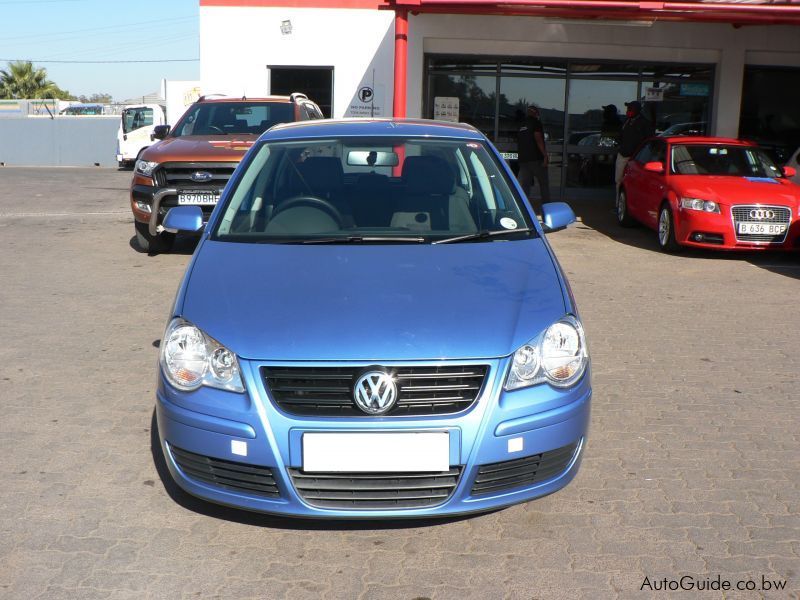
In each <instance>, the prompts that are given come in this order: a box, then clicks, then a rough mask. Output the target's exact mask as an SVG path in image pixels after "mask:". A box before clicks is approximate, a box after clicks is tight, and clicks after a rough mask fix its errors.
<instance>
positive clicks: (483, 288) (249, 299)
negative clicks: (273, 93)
mask: <svg viewBox="0 0 800 600" xmlns="http://www.w3.org/2000/svg"><path fill="white" fill-rule="evenodd" d="M186 286H187V287H186V290H185V295H184V301H183V308H182V311H180V312H181V314H182V316H183V317H184V318H185V319H187V320H189V321H190V322H192V323H194V324H195V325H197V326H198V327H200V328H201V329H203V330H204V331H205V332H206V333H207V334H209V335H210V336H212V337H213V338H215V339H216V340H218V341H219V342H221V343H222V344H224V345H226V346H227V347H228V348H230V349H231V350H232V351H233V352H235V353H236V354H238V355H239V356H241V357H243V358H248V359H260V360H358V361H382V360H384V361H388V360H435V359H443V358H492V357H498V356H506V355H509V354H511V353H512V352H514V351H515V350H516V349H517V348H518V347H519V346H521V345H523V344H524V343H525V342H527V341H528V340H529V339H531V338H532V337H534V336H535V335H537V334H539V333H540V332H541V331H542V330H544V329H545V328H546V327H547V326H549V325H550V324H551V323H552V322H553V321H555V320H557V319H558V318H560V317H561V316H563V314H564V311H565V301H564V297H563V294H562V288H561V284H560V280H559V277H558V274H557V272H556V267H555V266H554V263H553V260H552V258H551V257H550V254H549V252H548V250H547V248H546V246H545V244H544V242H543V241H542V240H541V239H533V240H524V241H515V242H500V241H495V242H481V243H461V244H442V245H429V244H424V245H422V244H421V245H406V244H404V245H394V244H392V245H349V246H332V245H325V246H319V245H308V246H302V245H274V244H268V245H267V244H265V245H257V244H238V243H224V242H213V241H209V240H206V241H205V242H204V243H203V245H202V248H201V249H200V250H199V253H198V256H197V257H196V260H195V263H194V266H193V268H192V271H191V274H190V278H189V280H188V282H187V284H186ZM179 310H180V307H179Z"/></svg>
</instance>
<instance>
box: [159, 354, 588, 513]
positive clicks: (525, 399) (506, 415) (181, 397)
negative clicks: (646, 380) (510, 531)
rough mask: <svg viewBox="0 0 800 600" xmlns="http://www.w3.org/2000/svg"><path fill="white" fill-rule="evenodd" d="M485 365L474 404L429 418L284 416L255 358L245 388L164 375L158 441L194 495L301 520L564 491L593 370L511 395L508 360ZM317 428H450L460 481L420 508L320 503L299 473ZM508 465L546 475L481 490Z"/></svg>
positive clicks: (579, 449) (577, 458) (453, 509)
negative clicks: (189, 388) (189, 387)
mask: <svg viewBox="0 0 800 600" xmlns="http://www.w3.org/2000/svg"><path fill="white" fill-rule="evenodd" d="M488 362H489V363H491V364H490V370H489V373H488V374H487V376H486V379H485V381H484V386H483V389H482V392H481V394H480V396H479V398H478V400H477V401H476V402H475V404H473V405H472V407H470V408H469V409H468V410H465V411H463V412H461V413H457V414H452V415H438V416H427V417H419V416H413V417H410V416H409V417H382V418H381V417H358V418H339V417H327V418H322V417H315V418H312V417H298V416H292V415H288V414H286V413H284V412H282V411H281V410H280V409H278V408H277V406H276V404H275V403H273V401H272V399H271V398H270V395H269V392H268V391H267V389H266V387H265V385H264V384H263V380H262V379H261V377H260V367H261V366H262V363H254V362H250V361H242V364H241V367H242V374H243V378H244V380H245V387H246V388H247V393H246V394H235V393H231V392H224V391H220V390H216V389H211V388H200V389H199V390H196V391H194V392H190V393H182V392H179V391H176V390H174V389H173V388H171V387H170V386H169V385H168V384H166V383H165V381H164V379H163V376H162V375H161V374H159V384H158V390H157V403H156V404H157V406H156V408H157V418H158V430H159V437H160V440H161V446H162V449H163V452H164V456H165V459H166V463H167V466H168V468H169V471H170V473H171V474H172V477H173V478H174V479H175V481H176V482H177V483H178V484H179V485H180V486H181V487H182V488H183V489H184V490H186V491H187V492H189V493H190V494H193V495H195V496H198V497H201V498H204V499H206V500H209V501H211V502H215V503H218V504H223V505H228V506H234V507H238V508H243V509H247V510H253V511H259V512H266V513H274V514H283V515H290V516H296V517H311V518H400V517H405V518H414V517H435V516H446V515H457V514H464V513H471V512H481V511H489V510H494V509H497V508H502V507H505V506H509V505H512V504H516V503H519V502H524V501H527V500H532V499H534V498H538V497H540V496H544V495H547V494H550V493H553V492H555V491H558V490H559V489H561V488H562V487H564V486H565V485H567V484H568V483H569V482H570V481H571V480H572V479H573V478H574V477H575V475H576V473H577V471H578V468H579V466H580V462H581V458H582V455H583V450H584V448H585V439H586V435H587V431H588V426H589V415H590V404H591V387H590V383H589V381H590V376H589V372H588V370H587V373H586V374H585V375H584V377H583V378H582V380H581V381H580V382H579V383H578V384H577V385H576V386H575V387H574V388H572V389H570V390H560V389H556V388H553V387H551V386H549V385H547V384H543V385H538V386H534V387H532V388H527V389H522V390H515V391H513V392H505V391H503V390H502V383H503V380H504V378H505V373H506V371H507V367H508V359H502V360H495V361H488ZM387 366H388V365H387ZM320 431H325V432H367V431H369V432H379V431H386V432H399V431H415V432H419V431H447V432H448V433H449V444H450V446H449V452H450V464H451V475H452V473H453V472H457V475H456V477H457V483H456V484H455V486H454V487H453V488H452V491H450V492H449V495H448V496H447V498H446V499H444V500H443V501H441V502H438V503H435V504H433V505H429V506H424V507H421V508H414V507H404V508H395V509H387V508H379V509H378V508H369V509H366V508H359V507H357V508H347V509H343V508H325V507H321V506H319V505H315V502H314V501H313V500H310V499H309V498H308V497H307V495H306V496H304V495H303V494H301V493H300V492H298V488H297V481H298V480H297V476H298V473H302V466H303V455H302V438H303V434H304V433H306V432H320ZM187 453H188V454H187ZM176 455H177V459H176ZM194 455H198V456H194ZM186 456H190V457H191V460H192V461H198V462H197V463H196V464H200V463H201V462H202V463H203V464H204V465H209V464H210V465H220V464H221V465H222V466H223V467H227V466H232V467H233V468H234V469H236V470H237V471H247V473H248V475H247V477H248V478H253V479H252V481H254V482H256V483H258V485H261V484H263V483H264V482H268V483H269V485H274V487H273V488H270V489H272V490H273V491H274V492H275V493H265V492H258V491H255V492H253V491H250V490H247V489H242V488H241V486H240V485H239V484H237V486H239V487H237V486H233V487H231V486H229V485H225V483H226V480H225V479H221V478H218V477H216V476H207V475H202V476H200V477H198V476H194V474H193V473H192V471H191V470H190V469H183V468H181V464H184V465H185V464H186V462H185V461H186ZM537 456H539V457H541V460H539V458H537ZM548 457H549V458H548ZM520 459H527V460H520ZM548 460H550V462H549V463H548ZM506 461H515V462H514V463H513V464H512V465H511V466H513V467H515V468H516V467H517V465H521V464H530V463H531V461H533V462H534V463H536V462H537V461H538V462H541V465H542V467H541V469H540V470H541V471H542V474H541V476H540V477H533V478H529V479H527V480H525V481H522V482H520V483H519V484H518V485H513V486H512V487H506V488H504V489H501V490H498V491H488V492H487V491H485V490H483V491H478V492H476V491H475V490H476V489H478V488H474V486H475V483H476V477H477V476H478V474H479V473H478V472H479V468H480V467H481V466H486V465H493V466H491V467H485V468H484V471H485V470H486V469H487V468H488V469H490V470H491V469H493V468H496V467H495V466H494V465H496V463H505V462H506ZM554 461H555V462H554ZM545 465H549V467H548V468H545ZM554 465H555V466H554ZM508 468H511V467H508ZM521 468H522V467H519V468H516V470H520V469H521ZM209 469H211V470H213V469H212V468H211V467H209ZM211 470H210V471H209V472H211ZM186 471H189V473H188V474H187V472H186ZM198 472H199V471H198ZM509 472H511V471H509ZM515 472H516V471H515ZM272 481H274V484H273V483H271V482H272ZM246 485H249V484H246ZM258 489H262V490H263V489H267V488H265V487H262V488H258Z"/></svg>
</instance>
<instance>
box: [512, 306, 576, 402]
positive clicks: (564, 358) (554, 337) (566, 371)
mask: <svg viewBox="0 0 800 600" xmlns="http://www.w3.org/2000/svg"><path fill="white" fill-rule="evenodd" d="M588 364H589V352H588V351H587V349H586V337H585V336H584V333H583V326H582V325H581V323H580V321H578V319H576V318H575V317H573V316H572V315H567V316H565V317H564V318H562V319H560V320H559V321H556V322H555V323H553V324H552V325H551V326H550V327H548V328H547V329H546V330H545V331H544V332H543V333H542V334H541V335H540V336H538V337H537V338H534V339H533V340H531V341H530V342H528V343H527V344H525V345H524V346H522V347H521V348H520V349H519V350H517V351H516V352H514V356H513V358H512V361H511V369H510V371H509V372H508V377H507V378H506V383H505V386H504V387H505V389H506V390H516V389H518V388H523V387H528V386H531V385H536V384H538V383H543V382H547V383H550V384H551V385H554V386H556V387H569V386H571V385H573V384H574V383H575V382H577V381H578V380H579V379H580V378H581V376H582V375H583V374H584V372H585V371H586V367H587V366H588Z"/></svg>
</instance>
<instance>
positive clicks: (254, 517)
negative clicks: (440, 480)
mask: <svg viewBox="0 0 800 600" xmlns="http://www.w3.org/2000/svg"><path fill="white" fill-rule="evenodd" d="M150 452H151V453H152V455H153V462H154V464H155V467H156V471H157V472H158V476H159V478H160V479H161V483H162V484H163V485H164V490H165V491H166V492H167V494H168V495H169V497H170V498H171V499H172V500H173V501H174V502H175V503H176V504H179V505H180V506H182V507H183V508H185V509H186V510H190V511H192V512H195V513H198V514H201V515H204V516H207V517H212V518H215V519H223V520H225V521H232V522H234V523H241V524H244V525H254V526H256V527H269V528H271V529H291V530H297V531H359V530H383V529H412V528H417V527H432V526H436V525H442V524H445V523H455V522H457V521H463V520H465V519H469V518H471V517H473V516H479V515H463V516H456V517H439V518H430V519H394V520H391V519H381V520H373V519H369V520H363V519H362V520H356V519H351V520H346V519H336V520H327V519H326V520H314V519H300V518H294V517H284V516H277V515H268V514H262V513H254V512H248V511H246V510H240V509H236V508H231V507H228V506H222V505H219V504H213V503H211V502H206V501H204V500H201V499H200V498H196V497H195V496H192V495H191V494H189V493H187V492H185V491H184V490H183V488H181V487H180V486H179V485H178V484H177V483H175V481H174V480H173V479H172V475H171V474H170V472H169V469H168V468H167V462H166V457H165V456H164V451H163V449H162V447H161V441H160V440H159V437H158V422H157V420H156V411H155V410H153V417H152V419H151V421H150ZM493 512H497V511H493ZM480 514H488V513H480Z"/></svg>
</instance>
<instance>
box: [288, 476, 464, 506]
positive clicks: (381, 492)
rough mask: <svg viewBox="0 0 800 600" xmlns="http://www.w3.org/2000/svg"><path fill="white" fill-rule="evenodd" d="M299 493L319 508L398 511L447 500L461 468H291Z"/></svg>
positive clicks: (454, 486) (456, 482)
mask: <svg viewBox="0 0 800 600" xmlns="http://www.w3.org/2000/svg"><path fill="white" fill-rule="evenodd" d="M289 475H291V477H292V482H293V483H294V487H295V488H296V489H297V493H298V494H300V497H301V498H302V499H303V500H305V501H306V502H307V503H308V504H310V505H312V506H316V507H318V508H335V509H344V510H347V509H350V510H362V509H370V510H398V509H402V508H425V507H428V506H435V505H437V504H441V503H442V502H444V501H445V500H447V499H448V498H449V497H450V495H451V494H452V493H453V490H455V489H456V485H458V479H459V477H460V476H461V467H460V466H457V467H451V468H450V470H449V471H443V472H438V473H306V472H304V471H302V470H301V469H289Z"/></svg>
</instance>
